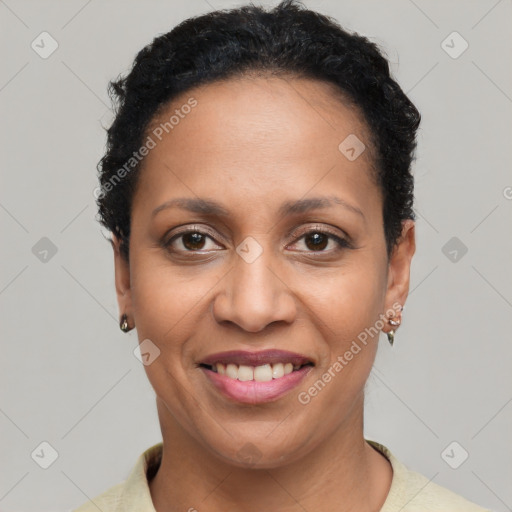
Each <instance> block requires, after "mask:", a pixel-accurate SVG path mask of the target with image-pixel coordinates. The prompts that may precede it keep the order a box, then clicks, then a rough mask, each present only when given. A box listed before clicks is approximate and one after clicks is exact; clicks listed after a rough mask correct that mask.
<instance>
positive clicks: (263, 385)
mask: <svg viewBox="0 0 512 512" xmlns="http://www.w3.org/2000/svg"><path fill="white" fill-rule="evenodd" d="M312 369H313V366H303V367H302V368H300V369H299V370H296V371H293V372H291V373H288V374H287V375H284V376H283V377H279V378H278V379H272V380H269V381H266V382H257V381H255V380H247V381H240V380H237V379H231V378H230V377H227V376H226V375H221V374H220V373H217V372H214V371H213V370H209V369H208V368H204V367H201V370H203V372H204V374H205V375H206V376H207V377H208V379H209V380H210V381H211V382H212V383H213V385H214V386H215V387H216V388H217V389H218V390H219V391H220V392H221V393H223V394H224V395H225V396H227V397H228V398H231V399H232V400H235V401H237V402H241V403H245V404H260V403H265V402H273V401H275V400H277V399H279V398H280V397H282V396H283V395H284V394H286V393H288V391H290V390H292V389H293V388H294V387H296V386H298V385H299V383H300V382H301V381H302V380H303V379H304V377H306V375H307V374H308V373H309V372H310V371H311V370H312Z"/></svg>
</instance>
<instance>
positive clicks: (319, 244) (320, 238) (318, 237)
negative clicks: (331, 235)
mask: <svg viewBox="0 0 512 512" xmlns="http://www.w3.org/2000/svg"><path fill="white" fill-rule="evenodd" d="M308 240H313V244H312V246H311V247H310V246H309V244H308V243H307V241H308ZM326 242H328V239H327V236H326V235H324V234H323V233H313V234H312V235H308V236H307V237H306V245H307V246H308V249H311V248H312V249H313V250H317V249H324V248H325V247H326V245H327V244H326Z"/></svg>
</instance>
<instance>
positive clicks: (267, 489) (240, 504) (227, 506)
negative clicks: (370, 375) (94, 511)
mask: <svg viewBox="0 0 512 512" xmlns="http://www.w3.org/2000/svg"><path fill="white" fill-rule="evenodd" d="M158 408H159V417H160V422H161V426H162V433H163V443H164V444H163V446H164V448H163V454H162V462H161V464H160V468H159V470H158V472H157V474H156V475H155V477H154V478H153V479H152V480H151V482H150V485H149V486H150V491H151V496H152V499H153V504H154V507H155V509H156V511H157V512H164V511H165V512H174V511H178V510H179V511H183V510H187V511H188V510H190V511H191V512H193V511H194V509H195V510H198V511H200V512H216V511H219V510H244V511H247V512H253V511H254V512H256V511H258V512H259V511H261V510H265V509H267V510H279V511H282V512H292V511H304V510H318V509H319V508H320V509H322V510H325V511H331V510H332V511H336V512H356V511H357V512H376V511H378V510H380V509H381V507H382V505H383V503H384V501H385V499H386V496H387V494H388V492H389V488H390V486H391V479H392V469H391V465H390V463H389V461H388V460H387V459H386V458H385V457H384V456H383V455H382V454H380V453H379V452H378V451H377V450H375V449H374V448H372V447H371V446H370V445H369V444H368V443H367V442H366V441H365V439H364V436H363V400H362V399H361V403H360V404H359V406H358V407H356V408H355V409H358V410H357V411H354V412H355V414H354V416H353V418H351V419H350V420H349V421H347V422H346V423H345V424H344V425H343V426H342V427H340V429H339V430H338V431H336V432H334V433H333V435H332V436H331V437H329V438H327V439H326V440H324V442H323V443H322V444H321V445H319V446H317V447H316V448H315V449H314V450H312V451H310V452H309V453H308V454H307V455H306V456H304V457H302V458H301V459H299V460H297V461H294V462H292V463H289V464H286V465H284V466H278V467H273V468H270V469H251V468H249V469H247V468H240V467H237V466H234V465H230V464H229V463H226V462H225V461H222V460H220V459H219V458H218V457H216V456H215V455H213V454H212V453H211V452H209V451H207V450H205V449H204V447H203V446H202V445H200V444H199V443H198V442H197V441H196V440H195V439H193V438H192V437H191V436H190V435H189V434H188V433H187V432H186V431H184V430H183V429H182V428H181V426H180V425H179V424H178V423H177V422H176V421H175V419H174V418H172V417H171V416H170V415H169V413H168V411H167V410H166V408H165V406H162V404H160V403H158Z"/></svg>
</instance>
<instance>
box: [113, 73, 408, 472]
mask: <svg viewBox="0 0 512 512" xmlns="http://www.w3.org/2000/svg"><path fill="white" fill-rule="evenodd" d="M185 105H188V106H189V107H186V106H185ZM173 115H174V116H175V117H174V118H173V119H172V121H171V122H169V123H168V124H167V126H166V128H165V129H163V128H162V126H163V125H161V123H165V122H168V121H169V120H170V118H171V116H173ZM146 136H149V137H151V139H152V140H153V142H154V143H155V144H153V143H150V144H149V145H148V146H153V145H154V147H152V149H150V150H149V153H148V154H147V156H146V157H145V158H144V162H143V165H144V167H143V169H142V171H141V176H140V178H141V179H140V181H139V183H138V185H137V190H136V193H135V197H134V201H133V207H132V217H131V235H130V248H129V250H130V263H129V265H128V264H127V263H126V262H125V261H124V260H123V259H122V258H121V257H120V255H119V251H118V246H117V241H116V244H115V249H116V250H115V264H116V287H117V291H118V300H119V305H120V309H121V312H125V313H127V314H128V316H129V318H130V323H131V324H133V323H134V324H135V326H136V328H137V332H138V337H139V341H140V342H141V343H144V345H142V347H141V348H142V350H141V351H142V352H143V353H145V354H146V355H145V356H143V358H144V359H145V362H146V363H147V364H146V365H145V370H146V372H147V375H148V377H149V380H150V382H151V384H152V386H153V388H154V389H155V392H156V395H157V402H158V410H159V416H160V422H161V425H162V428H163V429H164V432H165V429H168V430H173V431H175V432H177V431H180V432H181V434H182V435H185V436H186V437H187V436H188V438H189V439H190V440H191V442H194V443H196V445H197V446H201V447H202V448H204V449H205V450H206V451H208V452H209V453H210V454H215V455H216V456H217V457H220V458H221V459H223V460H224V461H226V462H229V463H232V464H235V465H241V466H243V465H244V464H245V465H246V464H251V465H253V466H254V465H256V466H259V467H273V466H277V465H280V464H284V463H285V462H290V461H293V460H297V459H298V458H299V457H301V456H304V455H305V454H307V453H308V452H310V451H311V450H313V449H314V448H315V447H318V446H319V445H320V443H323V442H325V441H326V440H327V439H329V438H331V439H332V436H336V435H348V433H350V432H352V433H354V432H356V433H357V435H359V436H360V435H362V414H363V390H364V385H365V382H366V380H367V377H368V375H369V372H370V370H371V367H372V364H373V361H374V357H375V353H376V349H377V341H378V335H375V332H376V331H379V330H380V329H381V328H382V326H383V325H386V328H387V329H385V330H389V324H387V323H385V321H383V318H384V316H383V315H384V314H385V313H386V311H387V310H390V309H391V310H392V309H393V305H395V308H396V303H400V304H403V303H404V302H405V298H406V295H407V290H408V285H409V266H410V260H411V257H412V255H413V252H414V226H413V223H412V222H411V221H408V222H407V223H405V225H404V233H406V234H405V236H404V238H403V241H402V242H401V244H400V245H399V248H398V249H397V250H396V251H395V252H394V254H393V256H392V258H391V260H390V261H389V262H388V260H387V256H386V245H385V238H384V230H383V218H382V197H381V193H380V190H379V189H378V187H377V186H376V185H375V183H374V181H373V180H372V177H371V166H372V159H371V155H370V142H369V139H368V135H367V132H366V128H365V126H364V125H363V123H362V122H361V118H360V117H359V116H358V114H357V113H356V112H355V111H354V110H353V109H352V108H351V107H348V106H344V105H343V104H342V103H340V102H338V100H336V99H335V97H334V96H333V93H332V90H331V88H330V86H328V85H326V84H323V83H321V82H317V81H312V80H306V79H297V78H295V79H286V80H285V79H282V78H281V79H280V78H262V77H259V78H254V79H248V78H245V79H241V80H229V81H226V82H222V83H217V84H213V85H212V84H210V85H207V86H202V87H198V88H195V89H193V90H190V91H188V92H187V93H184V94H183V95H182V96H181V97H180V98H179V99H177V100H175V101H173V102H172V105H170V106H169V107H168V108H167V109H166V110H165V112H163V113H162V114H161V115H159V117H158V119H155V120H153V123H152V125H151V126H150V128H149V130H148V132H147V135H146ZM347 137H349V138H348V139H347ZM356 137H357V138H356ZM343 141H345V142H343ZM361 143H362V144H364V145H365V146H366V149H364V150H363V146H362V145H361ZM340 144H341V146H340ZM361 150H363V151H362V152H361ZM359 153H360V154H359ZM358 154H359V156H358ZM178 198H179V199H180V201H179V202H178V201H177V202H175V203H174V204H172V205H171V202H172V201H173V200H176V199H178ZM201 201H203V202H201ZM187 206H188V207H189V208H187ZM186 232H188V234H187V233H186ZM184 233H185V234H184ZM388 265H389V266H388ZM145 340H150V341H145ZM357 347H359V350H358V349H357ZM232 351H237V352H236V353H234V354H232V353H231V352H232ZM238 351H241V352H238ZM269 351H270V352H269ZM273 351H286V352H290V353H292V354H286V353H282V352H281V353H279V352H273ZM226 352H229V354H220V353H226ZM263 352H265V353H263ZM219 354H220V355H219ZM350 354H352V355H350ZM299 356H301V357H302V358H303V359H302V360H300V359H299ZM216 361H217V362H221V363H222V361H223V362H224V372H227V373H228V375H226V374H223V367H222V366H218V367H217V372H215V369H216V367H215V362H216ZM228 363H229V364H230V365H231V366H230V367H229V368H227V364H228ZM280 363H282V365H281V366H280ZM289 363H292V364H293V365H295V369H294V370H293V371H292V372H291V373H286V374H285V375H283V372H284V371H289V369H290V365H289ZM235 364H237V366H233V365H235ZM304 364H305V366H302V365H304ZM238 365H241V366H242V368H241V369H239V366H238ZM269 365H270V366H269ZM299 366H301V368H300V369H298V367H299ZM253 367H258V369H257V370H256V371H255V372H254V370H253ZM237 372H238V373H237ZM269 372H270V373H269ZM254 373H256V374H257V375H256V381H255V380H254V378H255V377H254ZM329 376H330V378H329ZM269 377H271V378H270V380H269ZM246 379H247V380H246ZM164 437H165V433H164Z"/></svg>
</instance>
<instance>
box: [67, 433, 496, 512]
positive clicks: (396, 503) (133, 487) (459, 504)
mask: <svg viewBox="0 0 512 512" xmlns="http://www.w3.org/2000/svg"><path fill="white" fill-rule="evenodd" d="M366 441H367V442H368V443H370V445H371V446H373V447H374V448H376V449H377V450H378V451H379V452H381V453H382V454H383V455H384V456H385V457H386V458H387V459H388V460H389V462H390V463H391V466H392V468H393V479H392V481H391V488H390V489H389V494H388V496H387V498H386V501H385V502H384V505H383V506H382V508H381V509H380V512H491V510H489V509H485V508H482V507H480V506H478V505H475V504H474V503H472V502H470V501H468V500H466V499H465V498H463V497H462V496H460V495H458V494H456V493H454V492H452V491H450V490H448V489H446V488H444V487H441V486H440V485H437V484H435V483H434V482H429V480H428V479H427V478H426V477H424V476H423V475H422V474H420V473H416V472H415V471H411V470H410V469H408V468H407V467H406V466H405V465H404V464H402V463H401V462H400V461H399V460H398V459H396V458H395V457H394V456H393V454H392V453H391V452H390V451H389V450H388V449H387V448H386V447H385V446H384V445H382V444H380V443H377V442H376V441H370V440H368V439H366ZM162 448H163V444H162V443H161V442H160V443H158V444H155V445H154V446H152V447H151V448H149V449H148V450H146V451H145V452H144V453H143V454H141V455H140V456H139V458H138V460H137V463H136V464H135V467H134V468H133V469H132V471H131V473H130V474H129V476H128V478H127V479H126V480H125V481H124V482H122V483H120V484H117V485H115V486H113V487H111V488H110V489H108V490H107V491H105V492H104V493H102V494H100V495H99V496H97V497H96V498H94V499H93V502H94V503H91V502H90V501H88V502H87V503H85V504H83V505H82V506H81V507H80V508H78V509H76V510H75V511H74V512H98V510H101V511H102V512H156V511H155V508H154V507H153V502H152V501H151V494H150V492H149V485H148V469H149V478H150V479H151V477H152V476H153V475H154V474H155V473H156V469H158V466H159V464H160V460H161V456H162Z"/></svg>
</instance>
